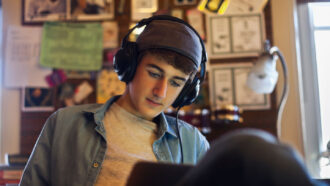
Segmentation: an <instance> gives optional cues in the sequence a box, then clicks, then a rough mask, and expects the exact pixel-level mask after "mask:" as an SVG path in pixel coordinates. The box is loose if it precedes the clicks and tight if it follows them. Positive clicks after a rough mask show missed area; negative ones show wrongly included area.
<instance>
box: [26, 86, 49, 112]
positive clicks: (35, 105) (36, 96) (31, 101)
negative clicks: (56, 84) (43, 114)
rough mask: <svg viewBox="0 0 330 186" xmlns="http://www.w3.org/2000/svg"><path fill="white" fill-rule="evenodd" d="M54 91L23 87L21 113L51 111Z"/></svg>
mask: <svg viewBox="0 0 330 186" xmlns="http://www.w3.org/2000/svg"><path fill="white" fill-rule="evenodd" d="M53 96H54V90H53V89H51V88H43V87H25V88H23V90H22V111H25V112H36V111H53V110H54V99H53Z"/></svg>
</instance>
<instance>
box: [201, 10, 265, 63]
mask: <svg viewBox="0 0 330 186" xmlns="http://www.w3.org/2000/svg"><path fill="white" fill-rule="evenodd" d="M263 20H264V19H263V14H261V13H260V14H239V15H210V14H207V16H206V26H207V41H209V42H208V43H207V44H208V49H209V50H208V54H209V57H210V58H211V59H219V58H233V57H257V56H259V54H260V53H261V52H262V51H263V43H264V40H265V39H266V38H265V35H266V34H265V28H264V25H265V24H264V21H263Z"/></svg>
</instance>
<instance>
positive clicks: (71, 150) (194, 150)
mask: <svg viewBox="0 0 330 186" xmlns="http://www.w3.org/2000/svg"><path fill="white" fill-rule="evenodd" d="M117 99H118V96H117V97H113V98H111V99H110V100H109V101H107V103H105V104H104V105H100V104H88V105H80V106H73V107H67V108H64V109H59V110H58V111H56V112H55V113H53V114H52V115H51V116H50V117H49V118H48V119H47V121H46V123H45V125H44V127H43V129H42V131H41V134H40V136H39V137H38V140H37V142H36V144H35V146H34V148H33V151H32V153H31V155H30V158H29V161H28V163H27V165H26V167H25V169H24V172H23V176H22V179H21V182H20V185H22V186H23V185H29V186H30V185H33V186H39V185H61V186H62V185H63V186H64V185H70V186H75V185H79V186H81V185H93V184H94V183H95V181H96V179H97V176H98V174H99V172H100V170H101V167H102V162H103V160H104V158H105V154H106V150H107V140H106V134H105V132H106V131H105V129H104V124H103V122H102V121H103V118H104V115H105V112H106V111H107V110H108V108H109V107H110V106H111V104H112V103H113V102H114V101H116V100H117ZM155 121H156V123H157V124H158V134H157V136H158V139H157V140H156V141H154V143H153V151H154V154H155V156H156V158H157V160H158V161H160V162H170V163H181V158H182V154H181V150H180V142H179V138H178V135H177V129H176V119H175V118H173V117H170V116H166V115H164V113H161V114H160V115H159V116H157V117H156V119H155ZM179 132H180V134H181V141H182V146H183V147H182V152H183V163H184V164H196V163H197V161H198V160H200V159H201V157H202V156H203V155H204V154H205V152H206V151H207V150H208V149H209V143H208V141H207V140H206V138H205V137H204V136H203V135H202V134H201V133H200V132H199V131H198V129H196V128H195V127H193V126H191V125H189V124H187V123H185V122H184V121H181V120H179ZM110 143H111V142H110Z"/></svg>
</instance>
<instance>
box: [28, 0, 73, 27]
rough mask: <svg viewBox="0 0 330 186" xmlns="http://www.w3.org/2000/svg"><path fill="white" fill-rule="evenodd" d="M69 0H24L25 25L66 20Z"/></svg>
mask: <svg viewBox="0 0 330 186" xmlns="http://www.w3.org/2000/svg"><path fill="white" fill-rule="evenodd" d="M67 5H68V3H67V0H22V9H23V12H22V16H23V18H22V22H23V24H38V23H42V22H44V21H58V20H65V18H66V14H67V11H68V6H67Z"/></svg>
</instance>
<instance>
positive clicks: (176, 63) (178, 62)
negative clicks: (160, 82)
mask: <svg viewBox="0 0 330 186" xmlns="http://www.w3.org/2000/svg"><path fill="white" fill-rule="evenodd" d="M147 54H151V55H153V56H155V57H157V58H159V59H162V60H164V61H166V62H167V63H168V64H169V65H172V66H173V67H174V68H176V69H179V70H180V71H182V72H183V73H185V74H187V75H188V74H189V80H188V82H191V81H192V80H193V78H194V77H195V75H196V73H197V71H198V69H196V66H195V65H194V62H193V61H192V60H191V59H189V58H188V57H186V56H183V55H180V54H178V53H176V52H174V51H171V50H166V49H157V48H151V49H146V50H143V51H141V52H140V53H139V55H138V59H137V62H138V64H139V63H140V61H141V60H142V58H143V57H144V56H146V55H147Z"/></svg>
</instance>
